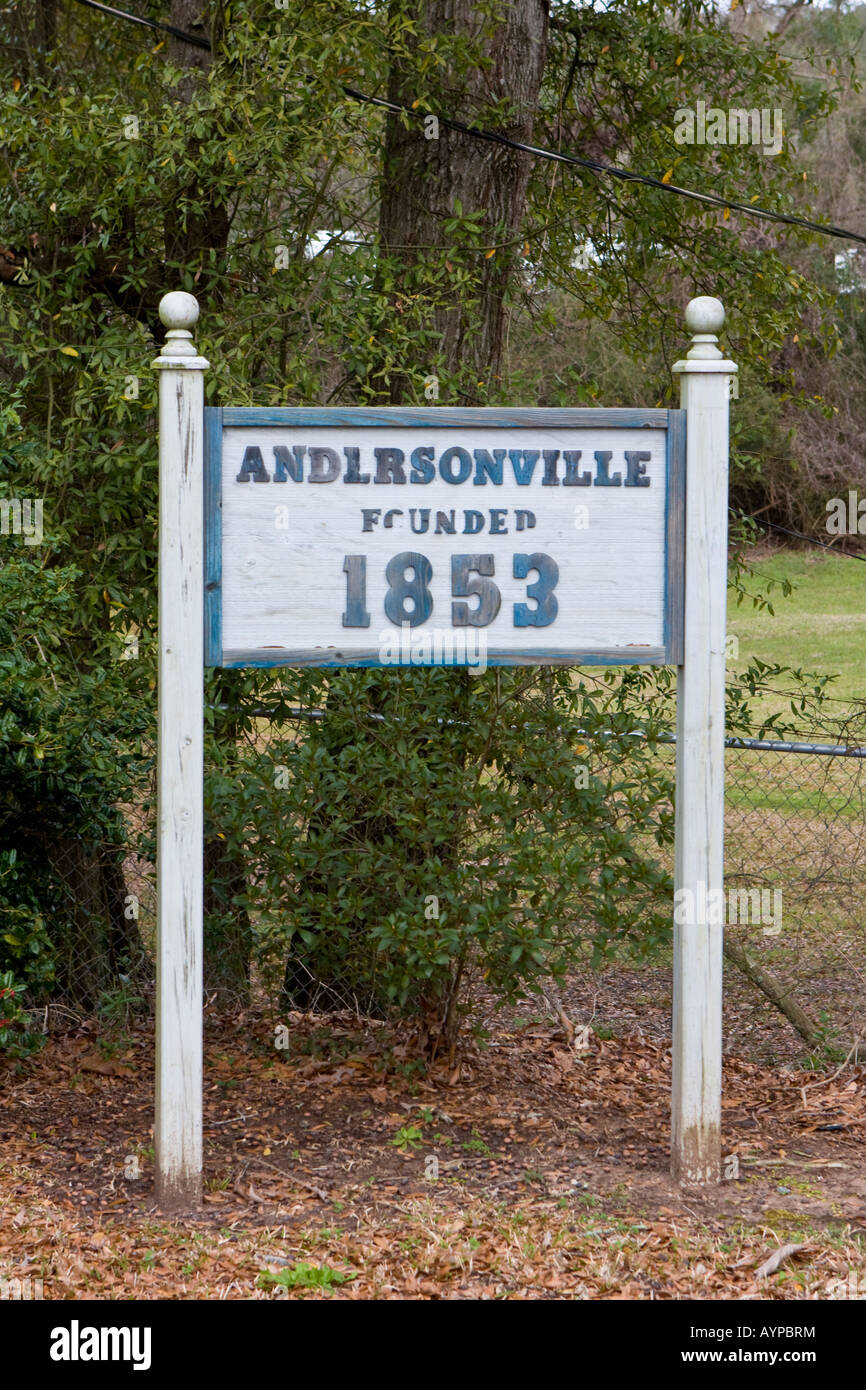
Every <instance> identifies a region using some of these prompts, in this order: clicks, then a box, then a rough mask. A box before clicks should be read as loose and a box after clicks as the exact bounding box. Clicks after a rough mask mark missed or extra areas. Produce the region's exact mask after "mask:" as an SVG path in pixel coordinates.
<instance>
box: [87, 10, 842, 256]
mask: <svg viewBox="0 0 866 1390" xmlns="http://www.w3.org/2000/svg"><path fill="white" fill-rule="evenodd" d="M76 3H77V4H79V5H86V6H87V7H88V9H91V10H100V11H102V12H103V13H104V14H109V15H113V16H115V17H116V18H118V19H128V20H131V21H132V23H133V24H143V25H145V26H146V27H147V28H149V29H160V30H163V31H164V32H165V33H167V34H172V35H173V36H174V37H175V38H177V39H180V40H182V41H183V42H186V43H191V44H194V45H195V47H196V48H205V49H211V47H212V45H211V44H210V42H209V41H208V40H207V39H203V38H198V37H197V36H196V35H194V34H186V33H184V32H183V30H181V29H175V28H174V27H173V26H172V25H171V24H162V23H160V22H159V21H158V20H155V19H142V18H140V16H138V15H132V14H127V12H126V11H125V10H118V9H114V8H113V7H112V6H110V5H103V4H101V3H100V0H76ZM342 90H343V91H344V92H345V93H346V96H348V97H351V98H352V100H353V101H358V102H362V103H363V104H364V105H367V106H378V107H381V108H382V109H384V110H386V111H391V112H395V113H400V114H403V113H405V114H406V115H409V116H415V117H417V116H418V115H419V112H418V111H417V109H416V108H413V107H412V106H408V105H406V104H405V103H403V102H399V101H388V100H386V99H385V97H371V96H368V95H367V93H366V92H359V91H358V90H357V89H356V88H354V87H346V86H343V89H342ZM421 114H422V117H423V115H424V114H426V113H421ZM431 114H434V113H431ZM436 119H437V120H438V121H439V122H440V124H441V125H444V126H446V127H447V128H448V129H449V130H456V131H459V132H460V133H461V134H462V135H468V136H470V137H471V138H472V139H474V140H486V141H487V142H488V143H489V144H492V145H502V146H504V147H505V148H506V149H511V150H516V151H517V152H518V153H519V154H531V155H533V156H534V157H535V158H536V159H547V160H550V161H551V162H553V163H555V164H569V165H571V166H572V167H575V168H578V169H588V170H589V171H590V172H591V173H594V174H606V175H608V176H609V177H610V178H615V179H620V180H621V181H622V182H623V183H637V184H641V185H642V186H643V187H645V188H657V189H660V190H661V191H662V192H663V193H675V194H676V195H677V196H678V197H680V198H688V199H690V200H691V201H693V202H698V203H704V204H705V205H706V206H708V207H716V208H727V209H729V210H730V209H733V210H734V211H735V212H743V213H746V214H747V215H748V216H749V217H757V218H758V219H759V220H761V221H764V222H778V223H781V224H783V225H784V226H787V227H801V228H802V229H803V230H804V231H807V232H816V233H818V234H819V235H823V236H832V237H839V238H841V240H843V241H858V242H860V243H861V244H862V245H864V246H866V236H862V235H861V234H860V233H859V232H851V231H847V230H846V229H845V228H844V227H834V226H832V225H831V224H830V223H824V222H810V221H809V220H808V219H807V218H805V217H796V216H794V214H793V213H787V212H773V211H771V209H770V208H762V207H757V206H756V205H755V204H754V203H741V202H738V201H737V200H736V199H732V198H723V197H721V196H720V195H719V194H718V193H698V192H697V191H696V190H695V189H693V188H681V187H680V185H679V184H676V183H665V181H664V179H656V178H653V177H652V175H651V174H638V173H636V172H635V171H634V170H633V169H623V168H621V167H620V166H619V165H617V164H603V163H602V162H601V161H600V160H597V159H585V158H584V157H583V156H582V155H577V154H563V153H562V152H561V151H559V150H548V149H545V148H544V147H543V146H541V145H528V144H526V143H525V142H524V141H522V140H512V139H511V137H510V136H508V135H502V134H500V132H499V131H495V130H486V129H485V128H484V127H483V126H476V125H468V124H467V123H466V122H465V121H458V120H456V119H455V118H454V117H451V116H437V117H436Z"/></svg>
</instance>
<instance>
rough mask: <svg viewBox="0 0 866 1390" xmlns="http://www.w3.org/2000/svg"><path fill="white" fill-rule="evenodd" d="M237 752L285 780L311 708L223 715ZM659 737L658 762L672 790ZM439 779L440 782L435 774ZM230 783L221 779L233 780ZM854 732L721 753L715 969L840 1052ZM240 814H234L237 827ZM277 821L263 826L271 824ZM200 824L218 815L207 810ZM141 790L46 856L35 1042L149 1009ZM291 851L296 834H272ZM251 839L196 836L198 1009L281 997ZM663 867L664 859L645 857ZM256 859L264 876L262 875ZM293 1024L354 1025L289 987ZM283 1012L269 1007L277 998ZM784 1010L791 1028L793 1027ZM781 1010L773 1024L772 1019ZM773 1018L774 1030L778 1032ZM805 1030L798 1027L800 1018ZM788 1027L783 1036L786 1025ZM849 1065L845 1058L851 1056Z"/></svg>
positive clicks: (852, 919) (862, 831) (856, 804)
mask: <svg viewBox="0 0 866 1390" xmlns="http://www.w3.org/2000/svg"><path fill="white" fill-rule="evenodd" d="M231 714H232V717H233V718H237V719H238V733H237V738H238V740H239V742H240V743H243V744H244V745H245V746H246V750H247V752H249V751H250V750H252V752H253V753H254V754H255V755H256V756H258V757H259V758H260V760H261V761H262V763H263V764H264V765H265V767H266V768H267V772H268V776H269V778H272V780H273V781H275V782H277V781H278V779H279V776H280V775H281V770H282V773H283V774H285V775H286V776H288V775H289V769H290V763H291V753H292V748H293V746H295V744H296V743H297V741H299V740H302V739H303V738H304V737H305V732H306V730H307V729H308V728H309V727H310V725H311V723H312V722H314V721H316V720H318V719H321V718H323V717H325V712H324V711H321V710H316V709H300V708H296V707H295V708H290V709H283V710H282V711H281V714H280V718H279V719H278V720H275V719H273V718H272V717H271V716H270V715H269V712H268V710H267V709H263V708H260V707H258V706H256V707H253V708H251V709H248V710H246V711H244V712H243V718H240V717H239V712H238V711H232V712H231ZM675 751H676V750H675V744H674V738H673V735H670V736H669V741H668V742H667V743H666V744H665V743H663V744H661V745H660V746H659V748H658V754H657V756H658V758H659V759H660V761H661V763H662V764H663V765H664V766H666V767H667V768H668V769H669V772H670V775H671V777H672V776H673V765H674V759H675ZM444 775H447V773H446V774H444ZM220 778H221V786H222V796H223V798H224V800H225V798H228V799H229V800H230V801H232V802H235V801H242V800H243V798H244V797H245V796H248V797H251V798H252V800H253V801H254V800H255V793H254V791H253V792H250V790H249V788H245V786H244V784H243V777H242V775H241V774H237V773H236V774H233V773H232V769H231V767H230V766H223V767H222V768H221V769H220ZM233 779H234V780H233ZM212 801H213V798H212ZM864 801H866V718H864V717H863V715H862V714H861V713H858V714H857V716H856V718H853V719H852V718H850V717H847V718H842V717H840V718H838V719H836V718H834V719H830V718H828V719H826V720H825V721H823V722H820V723H818V722H816V723H813V724H812V725H811V726H810V727H809V728H804V729H802V730H800V731H798V734H797V741H796V742H792V741H780V740H773V739H735V738H731V739H728V740H727V751H726V814H725V833H726V861H725V862H726V898H727V904H726V908H727V923H728V926H727V931H726V937H727V940H728V943H729V968H730V964H731V961H733V963H734V964H735V965H737V966H738V967H739V968H740V969H745V970H746V971H747V973H749V974H750V978H752V980H753V982H754V983H755V984H756V986H757V987H756V989H755V990H754V991H753V992H752V993H751V995H750V996H749V997H750V998H751V999H752V1004H751V1006H750V1007H752V1008H753V1009H754V1010H755V1013H756V1016H757V1015H758V1014H759V1013H760V1012H761V1011H766V1009H767V1008H768V1007H770V1004H769V1003H768V995H769V998H770V999H772V1001H773V1003H775V1004H776V1005H777V1006H778V1005H780V1003H781V1005H782V1007H785V1005H786V1003H787V1004H788V1005H790V1007H791V1010H792V1013H793V1018H792V1021H793V1022H794V1026H795V1027H798V1028H799V1031H800V1032H801V1035H802V1037H803V1039H804V1043H808V1044H809V1046H812V1047H815V1046H817V1045H818V1044H819V1043H820V1044H828V1043H835V1044H836V1045H837V1047H838V1048H843V1049H846V1050H847V1049H849V1048H850V1047H851V1046H852V1045H856V1043H857V1040H858V1038H859V1036H860V1032H861V1029H862V1028H863V1023H864V1018H866V981H864V975H863V966H862V961H863V939H864V902H866V814H864V812H866V805H864ZM255 814H256V807H255V806H254V805H251V808H250V821H249V823H250V825H251V826H253V822H254V820H255ZM275 814H277V815H278V812H277V813H275ZM210 819H211V823H212V824H218V823H219V813H218V806H217V805H215V804H212V805H211V807H210ZM154 823H155V804H154V796H153V786H152V785H151V786H149V787H143V788H142V796H141V801H140V803H139V804H138V805H136V806H128V807H125V808H121V809H120V820H119V824H120V825H121V826H122V833H120V834H119V835H118V836H117V838H116V840H115V841H114V842H113V843H112V844H110V845H106V844H104V843H103V844H100V843H95V844H94V843H90V842H89V841H88V840H87V837H86V835H83V836H80V837H75V836H70V837H67V840H66V842H65V843H62V844H56V843H55V844H54V845H53V846H52V847H51V856H50V865H49V869H50V872H51V873H52V875H53V880H54V883H55V885H56V915H55V917H54V919H53V921H49V922H47V923H46V927H47V930H48V934H49V936H50V937H51V940H52V943H53V947H54V954H55V960H54V979H53V982H52V984H51V986H50V989H48V990H47V992H46V998H45V1000H44V1001H42V1002H40V1005H39V1009H38V1010H35V1011H34V1018H35V1020H37V1021H38V1026H39V1027H41V1028H42V1029H43V1030H46V1031H47V1030H48V1029H49V1028H51V1027H52V1026H54V1027H66V1026H69V1024H70V1023H71V1022H76V1021H78V1022H80V1021H81V1020H82V1019H84V1018H85V1017H88V1016H96V1017H98V1018H99V1019H100V1020H101V1022H102V1024H103V1025H104V1026H106V1027H107V1028H111V1027H113V1026H123V1025H124V1024H126V1023H128V1022H129V1020H130V1019H131V1017H132V1016H133V1015H134V1014H136V1013H140V1012H142V1011H145V1010H148V1009H152V1007H153V999H154V957H155V935H156V879H155V868H154V862H153V855H154ZM278 829H279V833H280V834H282V835H284V836H287V837H291V835H292V834H294V833H301V832H300V828H299V827H294V826H291V825H285V824H282V825H280V826H279V827H278ZM255 838H256V837H255V832H254V830H253V833H251V836H250V839H249V842H248V845H247V851H246V853H244V852H242V851H239V849H238V846H237V845H235V846H232V845H229V844H227V843H226V841H225V837H224V836H223V835H222V834H221V833H220V832H219V831H218V830H213V829H212V830H211V831H210V833H209V835H208V836H207V837H206V843H205V847H204V858H205V874H206V891H205V900H206V914H207V923H206V936H207V950H206V964H205V989H206V999H207V1007H209V1008H210V1009H212V1010H214V1009H220V1008H223V1009H230V1010H237V1009H238V1008H241V1007H245V1006H246V1005H247V1004H249V1002H250V1001H251V999H257V1000H258V1001H259V1002H267V1003H270V1004H273V1005H275V1006H276V1005H277V1003H278V1001H279V999H280V991H281V989H283V988H284V986H285V981H286V976H285V974H284V971H285V965H286V961H285V955H286V952H285V946H284V945H283V949H282V956H281V955H280V947H279V937H278V938H277V942H276V945H275V942H274V938H273V936H269V934H268V933H267V932H266V931H263V930H262V923H261V920H260V917H259V915H258V914H257V912H256V910H255V908H254V906H251V903H252V902H253V899H252V898H251V895H250V893H249V891H248V889H249V880H250V876H251V875H254V874H255V873H256V872H257V865H256V854H255V849H254V845H255ZM659 857H660V858H661V859H663V860H666V861H667V862H666V864H665V867H667V868H669V869H670V868H672V855H669V854H668V853H667V851H659ZM272 866H273V856H272V857H271V871H270V872H271V873H272V872H273V868H272ZM262 891H267V892H268V893H269V894H270V896H271V899H272V901H273V905H274V909H275V911H276V912H277V913H280V912H282V913H283V914H286V915H289V914H291V911H292V899H293V898H294V897H295V896H296V894H297V893H299V892H302V891H303V885H300V884H295V883H293V882H291V880H290V875H289V874H286V876H285V877H284V879H283V880H282V881H281V882H280V881H273V882H271V881H270V880H269V881H268V882H267V883H265V884H262V883H259V884H258V898H259V900H260V899H261V894H262ZM294 986H295V990H296V995H297V997H299V998H300V999H302V1001H303V1007H306V1008H308V1009H320V1008H323V1009H348V1010H353V1011H356V1012H360V1013H363V1012H364V1001H363V999H359V998H357V997H356V996H355V995H354V993H353V991H352V990H351V989H350V988H346V989H345V990H343V991H340V990H339V989H338V988H335V986H334V983H333V982H329V983H328V985H327V986H325V985H324V984H323V983H322V982H320V981H316V980H314V979H312V978H310V979H309V980H306V981H304V980H300V981H299V980H295V982H294ZM283 997H284V996H283ZM798 1010H799V1013H798ZM786 1011H787V1009H786ZM792 1013H789V1017H792ZM801 1014H802V1017H803V1018H804V1019H805V1020H806V1022H805V1024H803V1023H802V1019H800V1015H801ZM798 1020H799V1022H798ZM862 1055H863V1054H862V1051H861V1056H862Z"/></svg>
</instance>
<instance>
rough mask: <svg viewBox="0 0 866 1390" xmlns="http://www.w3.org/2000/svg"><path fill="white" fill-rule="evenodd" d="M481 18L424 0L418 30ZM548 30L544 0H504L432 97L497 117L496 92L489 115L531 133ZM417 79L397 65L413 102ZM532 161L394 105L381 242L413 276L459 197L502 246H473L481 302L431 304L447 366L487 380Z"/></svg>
mask: <svg viewBox="0 0 866 1390" xmlns="http://www.w3.org/2000/svg"><path fill="white" fill-rule="evenodd" d="M478 29H479V16H478V9H477V7H476V6H475V5H474V4H473V3H472V0H426V3H425V4H424V6H423V9H422V14H421V18H420V20H419V22H418V39H419V40H424V39H425V38H430V37H431V36H433V35H436V34H440V35H441V34H448V35H452V34H453V35H455V36H461V37H464V36H465V38H466V40H467V41H468V42H470V43H471V42H473V41H474V40H475V36H476V35H477V32H478ZM547 32H548V4H547V0H521V3H520V4H511V5H508V6H506V7H505V9H504V13H503V15H502V18H501V21H499V22H497V23H496V24H495V26H493V27H492V30H491V32H490V33H489V34H486V35H485V36H483V37H482V38H481V39H480V40H479V41H478V42H479V43H480V47H481V57H482V61H480V62H472V63H471V64H470V65H469V68H468V71H467V72H465V73H464V74H463V75H462V76H460V77H457V78H454V77H453V76H452V75H450V74H449V77H450V81H449V83H448V84H447V85H445V84H443V86H442V88H441V89H440V92H439V93H438V94H437V96H436V97H435V98H434V100H435V101H436V102H439V103H441V106H440V110H441V114H442V115H443V116H447V115H451V116H455V117H456V118H457V119H459V120H462V121H464V122H467V123H472V122H473V121H476V120H477V121H479V122H483V123H484V124H485V125H486V126H490V125H491V118H489V117H487V116H486V115H485V113H486V112H487V111H489V110H490V108H491V107H492V106H493V105H494V104H495V103H502V102H506V103H507V104H508V116H507V118H506V119H505V120H502V119H500V120H498V121H496V122H494V123H493V124H494V126H495V129H497V130H498V131H499V132H500V133H501V134H503V135H508V136H510V137H511V138H512V139H518V140H524V141H525V140H528V139H530V138H531V136H532V131H533V123H534V116H535V111H536V107H537V103H538V93H539V89H540V86H541V78H542V74H543V71H544V62H545V57H546V53H547ZM416 45H417V40H416ZM418 86H419V83H418V78H417V76H416V73H415V65H414V63H409V64H406V63H395V64H394V65H393V67H392V70H391V77H390V83H389V91H388V96H389V99H390V100H391V101H397V102H401V103H403V104H405V105H407V106H411V105H412V103H413V102H414V101H415V100H416V99H417V97H418ZM434 110H435V106H434ZM531 167H532V160H531V157H530V156H529V155H523V154H518V153H517V152H516V151H513V150H509V149H506V148H504V147H502V146H498V145H493V144H485V143H483V142H481V141H479V140H475V139H473V138H472V137H471V136H468V135H463V134H461V133H460V132H458V131H452V130H449V129H448V128H447V127H446V126H445V125H441V124H440V126H439V129H438V138H436V139H428V138H426V136H425V133H424V125H423V122H422V120H421V119H415V120H412V121H411V123H410V126H409V128H408V129H407V127H406V125H405V124H404V122H403V119H402V118H401V117H400V116H397V115H396V114H393V113H392V114H391V115H389V117H388V124H387V131H386V138H385V158H384V167H383V175H384V177H383V181H382V188H383V194H382V204H381V210H380V218H379V232H380V238H381V245H382V250H383V253H384V254H386V255H391V256H395V257H397V258H398V261H401V262H402V263H403V267H404V271H405V275H406V276H407V277H408V278H411V271H412V269H413V268H415V267H416V266H417V265H418V263H419V259H420V258H422V257H423V254H424V248H427V247H441V248H443V249H446V248H447V247H448V245H449V236H448V234H447V233H446V232H445V230H444V228H443V222H444V221H445V220H447V219H448V218H451V217H454V215H455V205H456V204H459V205H460V207H461V209H462V213H463V216H464V217H465V216H466V215H468V214H470V213H473V212H480V213H482V215H483V216H482V223H481V225H482V227H483V229H484V237H483V238H482V240H485V238H486V245H487V247H488V249H489V247H490V246H492V245H494V244H495V245H497V246H498V247H499V249H497V251H496V253H495V254H494V255H493V256H491V257H489V258H485V256H484V255H483V254H481V253H479V254H478V256H477V258H476V264H477V294H478V301H477V303H476V304H475V305H474V306H470V305H468V304H467V295H466V292H465V288H462V289H460V290H456V291H455V293H454V294H453V296H451V298H450V299H449V302H448V303H447V304H446V305H444V306H443V307H441V308H439V309H437V310H436V312H435V326H436V329H437V330H438V332H439V334H440V335H441V339H442V350H443V353H444V362H445V366H446V368H447V369H448V370H456V369H457V367H458V366H461V365H463V366H465V365H471V366H472V368H473V371H474V372H475V373H476V374H477V375H479V376H481V377H482V378H483V380H484V381H490V380H492V379H493V378H495V377H496V376H497V375H498V374H499V372H500V367H501V362H502V346H503V340H504V329H505V307H506V293H507V290H508V287H509V284H510V282H511V280H512V279H513V277H514V272H515V269H516V267H517V265H518V261H519V257H520V253H521V250H522V247H521V245H520V242H519V233H520V227H521V223H522V220H523V214H524V205H525V201H526V192H527V188H528V184H529V176H530V171H531ZM391 381H392V384H391V390H390V398H391V401H392V403H393V404H399V402H400V400H401V399H402V398H403V396H404V395H405V385H406V383H405V378H403V377H399V376H397V377H393V376H392V379H391Z"/></svg>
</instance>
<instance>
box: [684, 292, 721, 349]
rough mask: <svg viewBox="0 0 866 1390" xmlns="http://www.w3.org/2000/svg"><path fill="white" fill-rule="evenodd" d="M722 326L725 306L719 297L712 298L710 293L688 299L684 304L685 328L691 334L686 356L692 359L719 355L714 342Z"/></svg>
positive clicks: (716, 340)
mask: <svg viewBox="0 0 866 1390" xmlns="http://www.w3.org/2000/svg"><path fill="white" fill-rule="evenodd" d="M724 326H725V306H724V304H723V303H722V301H721V300H720V299H714V298H713V296H712V295H710V294H701V295H698V297H697V299H690V300H689V302H688V305H687V306H686V328H688V330H689V332H690V333H691V334H692V346H691V348H690V350H689V353H688V356H689V357H690V358H692V359H694V358H700V357H704V358H707V357H710V358H713V357H721V356H722V354H721V352H720V351H719V349H718V348H717V347H716V344H717V342H718V341H719V339H718V334H719V333H721V331H722V329H723V328H724Z"/></svg>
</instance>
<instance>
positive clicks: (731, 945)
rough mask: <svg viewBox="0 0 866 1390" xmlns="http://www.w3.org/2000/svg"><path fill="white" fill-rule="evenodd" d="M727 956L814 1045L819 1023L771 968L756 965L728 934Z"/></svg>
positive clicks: (801, 1035)
mask: <svg viewBox="0 0 866 1390" xmlns="http://www.w3.org/2000/svg"><path fill="white" fill-rule="evenodd" d="M725 956H726V957H727V959H728V960H729V961H731V962H732V963H733V964H734V965H735V966H736V967H737V969H738V970H742V972H743V974H744V975H745V976H746V978H747V979H748V980H751V981H752V984H753V985H757V986H758V989H759V990H761V991H762V992H763V993H764V994H766V996H767V998H768V999H769V1000H770V1003H771V1004H775V1006H776V1008H777V1009H779V1010H781V1012H782V1013H783V1014H784V1015H785V1017H786V1019H787V1020H788V1022H789V1023H790V1024H791V1025H792V1026H793V1027H794V1028H796V1030H797V1032H798V1033H799V1034H800V1037H801V1038H803V1039H804V1041H805V1042H807V1043H808V1044H809V1045H810V1046H812V1044H813V1043H816V1042H817V1041H818V1038H819V1034H818V1028H817V1025H816V1024H814V1023H813V1022H812V1020H811V1018H809V1015H808V1014H807V1013H805V1012H804V1011H803V1009H801V1008H800V1005H799V1004H798V1003H797V1001H796V1000H795V999H792V998H791V996H790V994H789V993H788V991H787V990H786V989H785V986H784V985H783V984H782V982H781V980H777V979H776V976H775V975H771V974H770V971H769V970H764V969H762V967H761V966H760V965H756V963H755V962H754V961H753V960H752V958H751V956H749V955H747V954H746V950H745V947H743V946H741V945H740V944H739V942H737V941H732V940H731V938H730V937H729V936H728V935H727V934H726V935H725Z"/></svg>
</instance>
